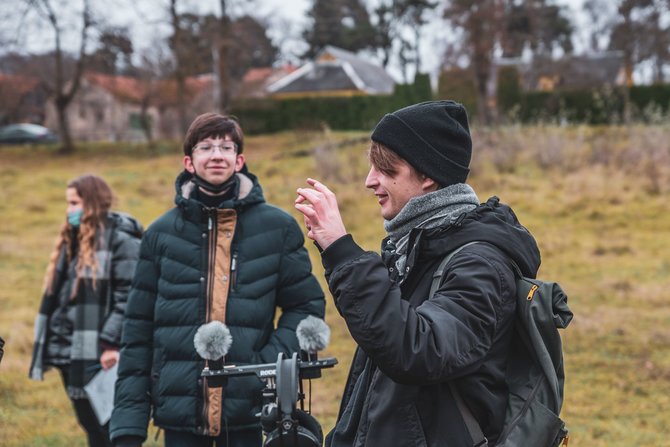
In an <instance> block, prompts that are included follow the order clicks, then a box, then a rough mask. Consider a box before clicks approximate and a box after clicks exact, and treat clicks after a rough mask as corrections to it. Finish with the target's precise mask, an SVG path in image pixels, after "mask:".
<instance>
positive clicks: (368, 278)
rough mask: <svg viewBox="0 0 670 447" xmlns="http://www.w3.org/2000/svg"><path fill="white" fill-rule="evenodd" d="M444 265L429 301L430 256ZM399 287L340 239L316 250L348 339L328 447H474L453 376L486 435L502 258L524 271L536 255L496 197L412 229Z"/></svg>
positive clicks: (510, 285)
mask: <svg viewBox="0 0 670 447" xmlns="http://www.w3.org/2000/svg"><path fill="white" fill-rule="evenodd" d="M475 240H477V241H487V242H490V243H491V244H493V245H494V246H492V245H490V244H474V245H470V246H468V247H466V248H464V249H463V250H462V251H460V252H459V253H458V254H456V255H455V256H454V257H453V259H452V260H451V261H450V262H449V264H448V265H447V268H446V270H445V273H444V274H443V276H442V278H443V282H442V286H441V287H440V288H439V289H438V290H437V292H436V293H435V295H434V296H433V297H431V298H429V297H428V295H429V290H430V286H431V283H432V279H433V278H432V275H433V272H434V271H435V270H436V268H437V266H438V265H439V263H440V261H441V260H442V259H444V258H445V257H446V255H447V254H448V253H450V252H451V251H453V250H454V249H455V248H457V247H459V246H461V245H463V244H465V243H467V242H470V241H475ZM409 247H411V248H410V249H409V252H408V259H407V273H406V275H405V279H404V281H403V282H402V284H401V285H400V286H398V285H397V284H396V282H395V281H393V280H392V278H394V277H395V275H394V272H393V271H392V270H393V264H392V263H389V265H385V264H384V262H383V261H382V259H381V257H380V256H379V255H377V254H375V253H371V252H364V251H363V250H362V249H361V248H360V247H358V246H357V245H356V244H355V243H354V242H353V239H351V237H350V236H345V237H343V238H341V239H340V240H338V241H336V242H335V243H334V244H333V245H331V246H330V247H328V249H326V250H325V251H324V252H323V262H324V266H325V267H326V273H327V275H328V276H329V278H328V279H329V286H330V290H331V292H332V293H333V296H334V298H335V303H336V305H337V309H338V311H339V312H340V314H341V315H342V316H343V317H344V319H345V321H346V323H347V326H348V328H349V331H350V332H351V335H352V337H353V338H354V340H355V341H356V343H357V344H358V349H357V351H356V354H355V357H354V360H353V363H352V367H351V371H350V374H349V379H348V381H347V385H346V387H345V391H344V396H343V399H342V405H341V409H340V415H339V417H338V422H337V424H336V427H335V429H334V430H333V431H332V432H331V433H330V434H329V437H328V439H327V441H326V445H327V446H336V447H340V446H347V447H351V446H356V447H359V446H369V447H377V446H385V445H393V446H410V445H411V446H436V447H437V446H450V447H465V446H468V447H470V446H472V441H471V439H470V436H469V435H468V432H467V430H466V428H465V425H464V422H463V420H462V418H461V416H460V412H459V410H458V407H457V406H456V403H455V401H454V399H453V397H452V395H451V392H450V389H449V382H450V381H452V382H454V384H455V385H456V386H457V387H458V389H459V390H460V392H461V396H462V397H463V399H464V400H465V402H467V405H468V406H469V408H470V410H471V411H472V413H473V414H474V416H475V418H476V419H477V421H478V422H479V424H480V426H481V427H482V430H483V431H484V433H485V435H486V436H487V437H488V438H489V440H490V441H492V442H494V441H495V440H496V439H497V437H498V436H499V435H500V432H501V430H502V425H503V420H504V417H505V410H506V403H507V388H506V383H505V368H506V361H507V350H508V347H509V343H510V339H511V335H512V329H513V322H514V320H513V318H514V312H515V300H514V297H515V288H516V286H515V278H514V272H513V269H512V266H511V263H510V258H511V259H514V261H515V262H516V263H517V264H518V265H519V266H520V268H521V270H522V271H523V273H524V274H525V275H527V276H530V277H534V276H535V274H536V271H537V269H538V267H539V263H540V257H539V251H538V249H537V246H536V244H535V241H534V239H533V238H532V236H531V235H530V234H529V233H528V231H527V230H526V229H525V228H524V227H522V226H521V225H520V224H519V223H518V222H517V219H516V217H515V216H514V213H513V212H512V210H511V209H509V208H508V207H507V206H504V205H500V204H498V202H497V199H496V200H491V201H489V202H487V204H485V205H482V206H479V207H478V208H476V209H475V210H474V211H472V212H469V213H466V214H464V215H462V216H461V218H460V219H459V220H458V221H457V222H456V223H454V224H452V225H449V226H447V227H444V228H436V229H430V230H416V229H415V230H413V232H412V234H411V235H410V241H409Z"/></svg>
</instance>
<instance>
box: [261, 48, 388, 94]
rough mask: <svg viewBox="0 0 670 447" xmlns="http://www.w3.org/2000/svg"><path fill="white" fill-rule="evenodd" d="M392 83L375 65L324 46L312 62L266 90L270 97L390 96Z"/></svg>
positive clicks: (380, 68)
mask: <svg viewBox="0 0 670 447" xmlns="http://www.w3.org/2000/svg"><path fill="white" fill-rule="evenodd" d="M394 88H395V81H394V80H393V78H391V76H390V75H389V74H388V73H387V72H386V70H384V68H382V67H381V66H379V65H376V64H373V63H371V62H369V61H368V60H366V59H363V58H361V57H359V56H356V55H355V54H354V53H351V52H349V51H346V50H343V49H341V48H337V47H333V46H327V47H325V48H324V49H323V50H322V51H321V52H320V53H319V54H318V55H317V57H316V59H315V60H314V61H312V62H308V63H307V64H305V65H303V66H302V67H300V68H299V69H297V70H296V71H294V72H293V73H291V74H290V75H288V76H285V77H283V78H282V79H280V80H278V81H277V82H275V83H274V84H272V85H270V86H269V87H268V90H269V92H270V93H271V94H272V97H275V98H296V97H312V96H355V95H390V94H391V93H393V90H394Z"/></svg>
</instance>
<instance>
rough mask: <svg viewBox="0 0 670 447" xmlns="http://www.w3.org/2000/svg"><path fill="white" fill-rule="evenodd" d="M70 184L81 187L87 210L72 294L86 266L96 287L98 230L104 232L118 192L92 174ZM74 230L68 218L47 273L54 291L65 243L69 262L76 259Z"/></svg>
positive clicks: (48, 285) (50, 289)
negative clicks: (73, 238)
mask: <svg viewBox="0 0 670 447" xmlns="http://www.w3.org/2000/svg"><path fill="white" fill-rule="evenodd" d="M67 188H73V189H74V190H75V191H77V194H78V195H79V197H81V199H82V202H83V210H84V213H83V214H82V216H81V224H80V225H79V235H78V237H77V240H78V243H79V256H78V258H77V265H76V272H77V281H76V283H75V286H74V287H73V288H72V297H74V296H75V293H76V290H77V286H78V285H79V282H80V280H81V277H82V274H83V273H84V270H85V269H86V268H89V269H90V270H91V274H92V279H93V287H95V281H96V272H97V267H98V259H97V256H96V250H97V248H98V246H99V241H96V234H98V230H100V234H102V230H103V229H104V227H105V221H106V217H107V213H108V212H109V209H110V208H111V207H112V201H113V199H114V193H113V192H112V189H111V188H110V187H109V185H108V184H107V182H105V181H104V180H103V179H102V178H101V177H98V176H97V175H92V174H87V175H82V176H81V177H77V178H75V179H74V180H71V181H70V182H69V183H68V184H67ZM71 230H72V226H71V225H70V223H69V222H68V221H67V219H66V221H65V223H64V224H63V226H62V228H61V231H60V234H59V235H58V237H57V238H56V244H55V247H54V250H53V252H52V253H51V257H50V259H49V266H48V267H47V271H46V275H45V290H46V292H47V293H52V292H53V286H54V280H55V275H56V264H57V263H58V258H59V256H60V253H61V250H62V249H63V247H65V251H66V255H67V260H68V263H69V262H70V261H71V260H72V257H73V253H72V240H71V235H72V232H71Z"/></svg>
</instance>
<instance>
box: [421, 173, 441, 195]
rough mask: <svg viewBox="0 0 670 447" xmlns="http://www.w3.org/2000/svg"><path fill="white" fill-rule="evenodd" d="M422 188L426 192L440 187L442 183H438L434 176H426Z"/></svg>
mask: <svg viewBox="0 0 670 447" xmlns="http://www.w3.org/2000/svg"><path fill="white" fill-rule="evenodd" d="M421 188H422V189H423V190H424V191H425V192H431V191H437V190H438V189H440V185H438V183H437V182H436V181H435V180H433V179H432V178H430V177H426V176H424V177H423V181H422V182H421Z"/></svg>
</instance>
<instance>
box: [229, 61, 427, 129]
mask: <svg viewBox="0 0 670 447" xmlns="http://www.w3.org/2000/svg"><path fill="white" fill-rule="evenodd" d="M431 96H432V95H431V89H430V79H429V77H428V75H423V74H421V75H417V76H416V78H415V81H414V84H409V85H398V86H397V87H396V89H395V91H394V93H393V94H392V95H375V96H352V97H324V98H301V99H277V100H275V99H259V100H247V101H236V102H233V104H232V107H231V113H232V114H234V115H235V116H237V117H238V118H239V120H240V123H241V124H242V127H243V128H244V131H245V132H246V133H249V134H259V133H272V132H278V131H282V130H287V129H299V128H302V129H318V128H320V127H321V126H322V125H323V124H326V125H328V126H329V127H330V128H331V129H337V130H370V129H372V128H373V127H374V126H375V124H377V122H378V121H379V119H380V118H381V117H382V116H383V115H384V114H386V113H389V112H392V111H393V110H397V109H399V108H401V107H405V106H407V105H410V104H414V103H417V102H421V101H427V100H430V99H432V97H431Z"/></svg>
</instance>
